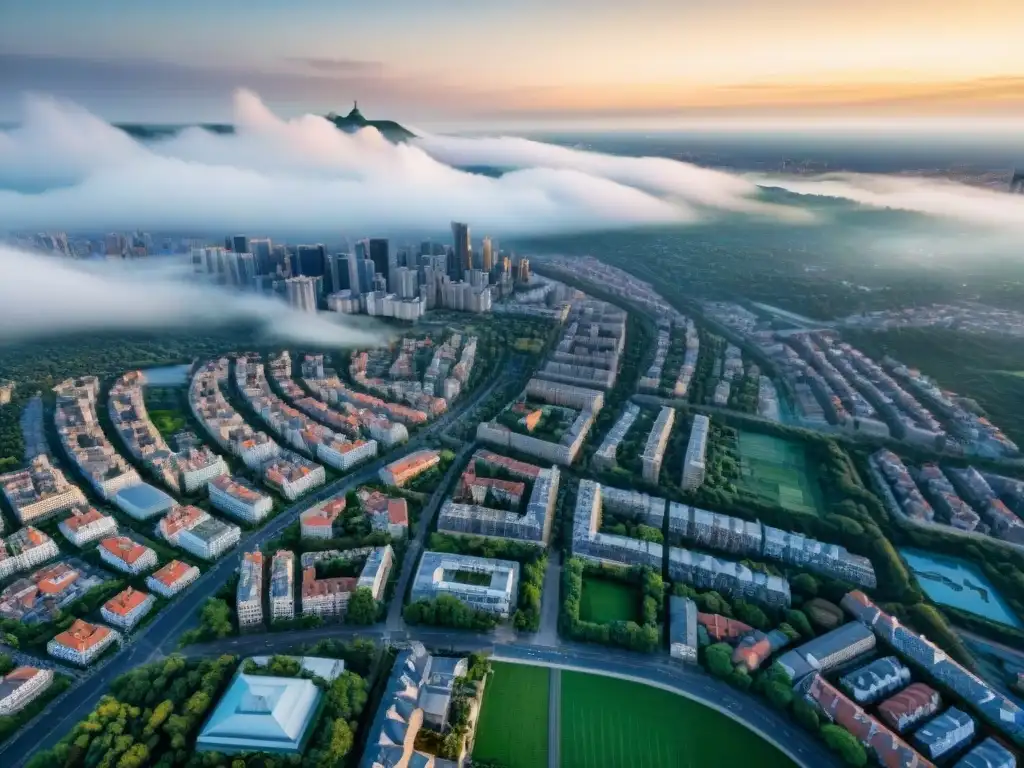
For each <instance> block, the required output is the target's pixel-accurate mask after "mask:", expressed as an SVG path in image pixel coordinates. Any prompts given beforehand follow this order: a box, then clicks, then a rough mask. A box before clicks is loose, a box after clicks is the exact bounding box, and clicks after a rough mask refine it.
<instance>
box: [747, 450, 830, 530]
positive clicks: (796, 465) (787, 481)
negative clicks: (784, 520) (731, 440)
mask: <svg viewBox="0 0 1024 768" xmlns="http://www.w3.org/2000/svg"><path fill="white" fill-rule="evenodd" d="M737 448H738V451H739V456H740V477H739V478H738V479H737V481H736V485H737V486H738V487H739V488H740V489H741V490H743V491H746V492H747V493H749V494H751V495H752V496H754V497H755V498H757V499H759V500H761V501H764V502H767V503H769V504H778V505H779V506H781V507H783V508H785V509H788V510H789V511H791V512H803V513H805V514H812V515H816V514H819V512H820V510H821V509H822V504H821V489H820V488H819V487H818V484H817V481H816V480H815V479H814V476H813V474H812V472H811V471H810V467H809V466H808V464H807V455H806V453H805V451H804V447H803V446H802V445H801V444H800V443H796V442H793V441H790V440H784V439H782V438H779V437H773V436H771V435H761V434H758V433H755V432H743V431H740V432H739V440H738V446H737Z"/></svg>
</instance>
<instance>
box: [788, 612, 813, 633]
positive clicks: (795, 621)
mask: <svg viewBox="0 0 1024 768" xmlns="http://www.w3.org/2000/svg"><path fill="white" fill-rule="evenodd" d="M786 623H787V624H789V625H790V626H791V627H793V629H795V630H796V631H797V632H799V633H800V635H801V636H802V637H804V638H811V637H814V630H813V629H811V622H810V621H808V619H807V614H806V613H804V612H803V611H800V610H797V609H796V608H789V609H787V610H786Z"/></svg>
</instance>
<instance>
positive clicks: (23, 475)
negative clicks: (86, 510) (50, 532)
mask: <svg viewBox="0 0 1024 768" xmlns="http://www.w3.org/2000/svg"><path fill="white" fill-rule="evenodd" d="M0 486H2V487H3V492H4V496H5V497H6V498H7V503H8V504H10V505H11V509H13V510H14V515H15V517H17V518H18V522H20V523H21V524H22V525H28V524H29V523H32V522H39V521H42V520H46V519H47V518H49V517H52V516H53V515H56V514H59V513H61V512H64V511H65V510H68V509H72V508H74V507H78V506H84V505H85V503H86V501H85V494H83V493H82V490H81V489H80V488H79V487H78V486H77V485H72V484H71V483H69V482H68V481H67V479H66V478H65V477H64V473H63V472H61V471H60V470H59V469H57V468H56V467H54V466H53V465H52V464H50V458H49V456H47V455H46V454H45V453H43V454H40V455H38V456H36V457H35V458H33V459H32V461H31V463H30V464H29V467H28V469H22V470H18V471H16V472H8V473H7V474H5V475H0Z"/></svg>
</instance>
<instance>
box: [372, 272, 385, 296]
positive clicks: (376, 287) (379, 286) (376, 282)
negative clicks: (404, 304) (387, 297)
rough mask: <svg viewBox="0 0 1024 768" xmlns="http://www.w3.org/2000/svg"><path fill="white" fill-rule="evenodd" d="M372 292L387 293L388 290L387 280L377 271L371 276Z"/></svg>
mask: <svg viewBox="0 0 1024 768" xmlns="http://www.w3.org/2000/svg"><path fill="white" fill-rule="evenodd" d="M373 292H374V293H387V292H388V281H387V278H385V277H384V275H382V274H381V273H380V272H377V273H376V274H375V275H374V276H373Z"/></svg>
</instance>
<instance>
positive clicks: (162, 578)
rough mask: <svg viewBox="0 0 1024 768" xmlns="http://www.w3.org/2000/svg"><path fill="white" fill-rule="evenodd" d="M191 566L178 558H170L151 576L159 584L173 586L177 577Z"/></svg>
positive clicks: (181, 575)
mask: <svg viewBox="0 0 1024 768" xmlns="http://www.w3.org/2000/svg"><path fill="white" fill-rule="evenodd" d="M191 568H192V567H191V566H190V565H187V564H185V563H183V562H181V561H180V560H171V562H169V563H168V564H167V565H165V566H164V567H163V568H161V569H160V570H159V571H157V572H156V573H154V574H153V578H154V579H156V580H157V581H159V582H160V583H161V584H165V585H166V586H168V587H173V586H174V585H175V584H176V583H177V582H178V580H179V579H181V578H182V577H183V576H184V575H185V574H186V573H188V571H190V570H191Z"/></svg>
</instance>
